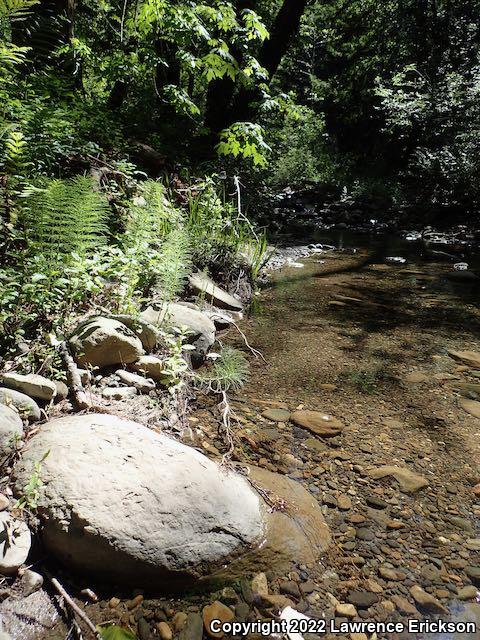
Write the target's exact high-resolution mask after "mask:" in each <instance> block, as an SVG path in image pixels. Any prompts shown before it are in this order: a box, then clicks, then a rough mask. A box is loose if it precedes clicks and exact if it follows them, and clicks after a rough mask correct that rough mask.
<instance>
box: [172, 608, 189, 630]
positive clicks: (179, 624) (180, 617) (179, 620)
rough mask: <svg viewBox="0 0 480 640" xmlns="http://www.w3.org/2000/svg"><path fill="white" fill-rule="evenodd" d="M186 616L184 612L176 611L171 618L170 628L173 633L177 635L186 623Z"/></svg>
mask: <svg viewBox="0 0 480 640" xmlns="http://www.w3.org/2000/svg"><path fill="white" fill-rule="evenodd" d="M187 618H188V616H187V614H186V613H185V612H184V611H177V613H176V614H175V615H174V616H173V618H172V626H173V630H174V631H175V633H179V632H180V631H181V630H182V629H183V627H184V626H185V623H186V622H187Z"/></svg>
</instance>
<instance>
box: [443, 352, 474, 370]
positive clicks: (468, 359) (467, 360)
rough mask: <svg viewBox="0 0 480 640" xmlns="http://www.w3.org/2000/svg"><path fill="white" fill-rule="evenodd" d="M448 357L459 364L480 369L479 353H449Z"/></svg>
mask: <svg viewBox="0 0 480 640" xmlns="http://www.w3.org/2000/svg"><path fill="white" fill-rule="evenodd" d="M448 355H449V356H450V357H451V358H453V359H454V360H457V362H462V363H463V364H466V365H468V366H469V367H472V369H480V352H478V351H452V350H449V351H448Z"/></svg>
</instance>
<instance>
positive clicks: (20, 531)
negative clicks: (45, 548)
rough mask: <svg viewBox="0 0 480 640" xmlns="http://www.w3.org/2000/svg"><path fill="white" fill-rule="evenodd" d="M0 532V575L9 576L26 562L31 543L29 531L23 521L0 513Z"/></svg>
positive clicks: (5, 513)
mask: <svg viewBox="0 0 480 640" xmlns="http://www.w3.org/2000/svg"><path fill="white" fill-rule="evenodd" d="M0 531H1V532H2V535H1V536H0V574H2V575H4V576H11V575H13V574H15V573H16V572H17V570H18V569H19V567H21V566H22V564H24V562H25V561H26V560H27V557H28V554H29V552H30V545H31V543H32V540H31V535H30V530H29V528H28V527H27V525H26V524H25V522H23V520H18V519H16V518H12V517H11V516H10V514H9V513H7V512H5V511H2V512H1V513H0Z"/></svg>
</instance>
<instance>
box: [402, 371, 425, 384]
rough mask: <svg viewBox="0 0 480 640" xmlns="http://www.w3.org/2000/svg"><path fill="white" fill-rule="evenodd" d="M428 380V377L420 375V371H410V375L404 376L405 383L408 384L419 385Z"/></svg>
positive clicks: (423, 374)
mask: <svg viewBox="0 0 480 640" xmlns="http://www.w3.org/2000/svg"><path fill="white" fill-rule="evenodd" d="M429 379H430V378H429V376H427V375H426V374H425V373H421V372H420V371H412V373H409V374H407V375H406V376H405V382H408V384H421V383H423V382H428V381H429Z"/></svg>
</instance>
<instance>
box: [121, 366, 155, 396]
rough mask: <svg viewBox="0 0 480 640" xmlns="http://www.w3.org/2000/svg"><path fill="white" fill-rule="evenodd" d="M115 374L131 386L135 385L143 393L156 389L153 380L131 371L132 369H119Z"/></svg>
mask: <svg viewBox="0 0 480 640" xmlns="http://www.w3.org/2000/svg"><path fill="white" fill-rule="evenodd" d="M115 375H117V376H118V377H119V378H120V380H121V381H122V382H124V383H125V384H128V385H129V386H131V387H135V388H136V389H138V390H139V391H141V392H142V393H148V392H149V391H152V390H153V389H155V383H154V382H153V380H147V378H144V377H143V376H139V375H137V374H136V373H131V372H130V371H125V369H118V370H117V371H116V372H115Z"/></svg>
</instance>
